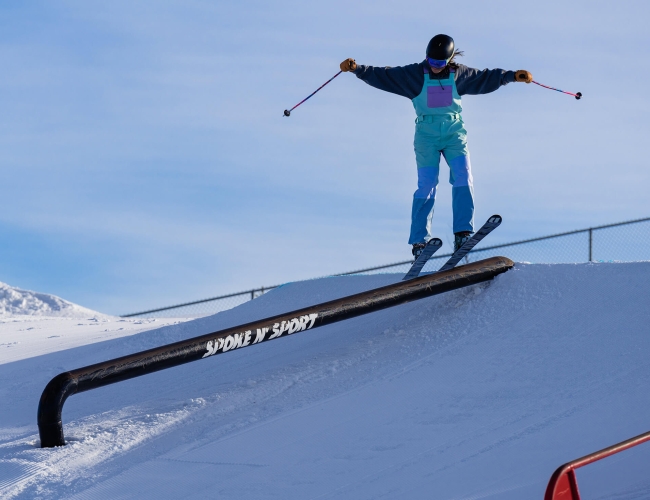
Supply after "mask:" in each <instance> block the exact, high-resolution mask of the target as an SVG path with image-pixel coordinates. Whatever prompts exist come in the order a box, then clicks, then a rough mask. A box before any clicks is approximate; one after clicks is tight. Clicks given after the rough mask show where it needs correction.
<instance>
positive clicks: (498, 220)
mask: <svg viewBox="0 0 650 500" xmlns="http://www.w3.org/2000/svg"><path fill="white" fill-rule="evenodd" d="M502 220H503V217H501V216H500V215H498V214H494V215H493V216H492V217H490V218H489V219H488V222H489V223H490V224H501V221H502Z"/></svg>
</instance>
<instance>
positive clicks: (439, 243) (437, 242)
mask: <svg viewBox="0 0 650 500" xmlns="http://www.w3.org/2000/svg"><path fill="white" fill-rule="evenodd" d="M427 245H433V246H434V247H441V246H442V240H441V239H440V238H431V239H430V240H429V241H428V242H427Z"/></svg>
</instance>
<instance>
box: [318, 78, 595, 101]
mask: <svg viewBox="0 0 650 500" xmlns="http://www.w3.org/2000/svg"><path fill="white" fill-rule="evenodd" d="M533 83H534V84H536V85H539V86H540V87H544V88H545V89H549V90H555V91H557V92H562V93H563V94H569V95H572V96H573V97H575V98H576V99H580V98H581V97H582V93H581V92H578V93H577V94H572V93H571V92H566V91H565V90H560V89H556V88H554V87H549V86H548V85H543V84H541V83H539V82H536V81H535V80H533ZM309 97H311V96H309Z"/></svg>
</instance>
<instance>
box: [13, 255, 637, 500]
mask: <svg viewBox="0 0 650 500" xmlns="http://www.w3.org/2000/svg"><path fill="white" fill-rule="evenodd" d="M400 278H401V275H375V276H345V277H336V278H326V279H321V280H313V281H306V282H300V283H293V284H290V285H286V286H283V287H280V288H278V289H276V290H274V291H272V292H270V293H268V294H267V295H265V296H263V297H260V298H258V299H255V300H254V301H251V302H248V303H246V304H244V305H242V306H240V307H238V308H236V309H233V310H231V311H226V312H223V313H220V314H217V315H215V316H212V317H209V318H202V319H200V320H196V321H191V322H187V323H182V324H179V325H174V326H169V327H165V328H161V329H156V330H150V331H147V332H143V333H139V334H137V335H133V336H130V337H125V338H120V339H114V340H110V341H106V342H100V343H95V344H91V345H86V346H81V347H77V348H74V349H67V350H63V351H59V352H52V353H50V354H46V355H42V356H36V357H33V358H29V359H23V360H20V361H16V362H12V363H6V364H3V365H0V391H1V396H2V398H3V399H2V400H3V401H4V402H5V403H6V404H4V405H3V408H2V410H0V411H1V413H0V415H1V417H0V495H1V496H3V497H6V498H34V497H39V498H79V499H82V498H88V499H90V498H92V499H100V498H102V499H103V498H135V497H144V498H148V497H160V498H233V499H234V498H265V499H268V498H282V499H293V498H295V499H310V498H313V499H316V498H350V499H352V498H354V499H365V498H436V499H467V500H469V499H483V498H486V499H487V498H499V499H500V498H506V499H515V498H516V499H522V498H531V499H540V500H541V499H542V498H543V496H544V490H545V487H546V483H547V482H548V479H549V476H550V474H551V473H552V472H553V471H554V470H555V469H556V468H557V466H558V465H560V464H561V463H564V462H567V461H568V460H571V459H573V458H576V457H578V456H582V455H585V454H587V453H590V452H592V451H595V450H597V449H600V448H603V447H605V446H608V445H610V444H613V443H615V442H618V441H621V440H623V439H626V438H629V437H631V436H633V435H636V434H640V433H642V432H645V431H647V430H650V419H649V418H648V414H649V412H648V410H649V409H650V401H649V400H650V396H649V395H648V387H649V384H648V383H649V382H650V356H649V354H650V335H649V334H650V331H649V330H650V329H649V328H648V324H650V308H649V307H648V299H649V298H650V263H645V262H640V263H620V264H619V263H600V264H593V263H592V264H580V265H530V264H517V265H516V267H515V268H514V269H513V270H511V271H509V272H508V273H506V274H503V275H500V276H498V277H497V278H496V279H495V280H494V281H491V282H488V283H483V284H479V285H474V286H472V287H469V288H464V289H461V290H456V291H453V292H449V293H447V294H444V295H439V296H435V297H431V298H427V299H422V300H419V301H416V302H411V303H408V304H404V305H401V306H397V307H395V308H391V309H386V310H383V311H380V312H376V313H372V314H370V315H366V316H362V317H359V318H355V319H350V320H346V321H344V322H341V323H337V324H333V325H329V326H325V327H322V328H319V329H316V330H313V331H309V332H304V333H302V334H300V335H298V336H292V337H287V338H284V339H278V341H277V342H272V343H268V344H260V345H258V346H251V347H250V348H248V349H243V350H240V351H233V352H232V353H228V355H227V356H218V357H216V358H214V360H205V361H204V362H201V363H190V364H187V365H183V366H180V367H177V368H173V369H170V370H165V371H162V372H158V373H154V374H151V375H147V376H145V377H141V378H138V379H133V380H129V381H126V382H123V383H120V384H116V385H112V386H108V387H104V388H101V389H98V390H96V391H92V392H88V393H84V394H80V395H78V396H75V398H71V399H70V400H69V402H68V403H67V404H66V410H65V411H66V414H65V419H66V436H67V439H68V441H69V444H68V446H65V447H59V448H53V449H40V448H38V446H39V443H38V433H37V429H36V425H35V413H36V405H37V403H38V399H39V396H40V393H41V391H42V389H43V387H44V386H45V384H46V383H47V382H48V380H49V379H50V378H52V377H53V376H54V375H56V374H57V373H59V372H61V371H63V370H69V369H73V368H76V367H79V366H83V365H87V364H92V363H96V362H100V361H103V360H105V359H110V358H113V357H117V356H122V355H125V354H129V353H132V352H135V351H138V350H143V349H148V348H151V347H155V346H158V345H161V344H165V343H169V342H174V341H177V340H182V339H186V338H190V337H193V336H196V335H199V334H202V333H205V332H209V331H214V330H217V329H222V328H227V327H231V326H235V325H237V324H241V323H244V322H249V321H254V320H257V319H261V318H264V317H268V316H272V315H275V314H280V313H282V312H285V311H287V310H293V309H299V308H302V307H307V306H309V305H313V304H317V303H320V302H324V301H327V300H332V299H335V298H338V297H342V296H345V295H350V294H352V293H357V292H361V291H364V290H369V289H372V288H376V287H379V286H383V285H386V284H389V283H393V282H397V281H398V280H399V279H400ZM649 459H650V446H647V445H645V446H644V445H642V446H640V447H638V448H635V449H633V450H630V451H628V452H625V453H624V454H621V455H617V456H616V457H615V458H611V459H607V460H604V461H602V462H598V463H597V464H594V465H592V466H589V467H588V468H585V469H581V470H580V471H579V472H578V480H579V483H580V489H581V493H582V494H583V497H584V498H616V499H624V498H625V499H627V498H630V499H631V498H648V497H650V474H648V466H647V464H648V463H649V462H650V460H649Z"/></svg>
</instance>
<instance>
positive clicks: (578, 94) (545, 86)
mask: <svg viewBox="0 0 650 500" xmlns="http://www.w3.org/2000/svg"><path fill="white" fill-rule="evenodd" d="M533 83H535V84H537V85H539V86H540V87H544V88H545V89H550V90H556V91H558V92H562V93H563V94H569V95H572V96H573V97H575V98H576V99H580V98H581V97H582V93H581V92H578V93H577V94H572V93H571V92H566V91H564V90H560V89H556V88H553V87H549V86H547V85H542V84H541V83H539V82H536V81H535V80H533Z"/></svg>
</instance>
